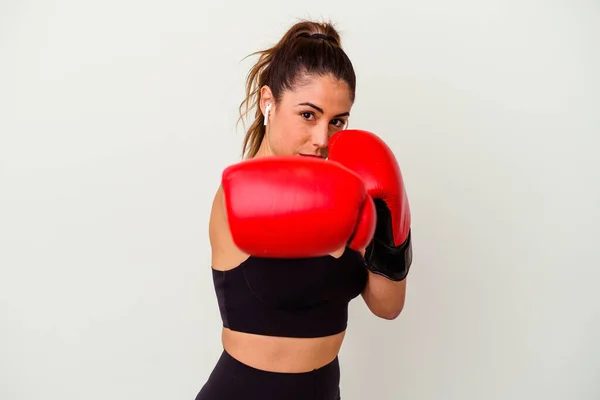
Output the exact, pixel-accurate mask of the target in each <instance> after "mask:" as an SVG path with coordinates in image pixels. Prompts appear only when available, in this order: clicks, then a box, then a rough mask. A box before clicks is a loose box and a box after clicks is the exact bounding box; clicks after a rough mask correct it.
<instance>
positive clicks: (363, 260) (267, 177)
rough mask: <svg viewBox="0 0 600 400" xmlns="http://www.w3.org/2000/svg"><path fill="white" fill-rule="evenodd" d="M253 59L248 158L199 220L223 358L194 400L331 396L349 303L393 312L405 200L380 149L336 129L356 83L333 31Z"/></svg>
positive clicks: (303, 36)
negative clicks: (206, 224)
mask: <svg viewBox="0 0 600 400" xmlns="http://www.w3.org/2000/svg"><path fill="white" fill-rule="evenodd" d="M258 54H260V57H259V60H258V63H257V64H256V65H255V66H254V67H253V68H252V70H251V71H250V74H249V75H248V82H247V88H246V92H247V97H246V99H245V101H244V102H243V103H242V107H241V109H242V108H243V106H244V105H245V106H246V111H248V109H250V108H252V107H256V118H255V120H254V122H253V123H252V125H251V126H250V128H249V130H248V132H247V135H246V138H245V141H244V146H243V149H244V153H245V155H246V156H247V159H246V160H244V161H242V162H240V163H238V164H236V165H232V166H230V167H228V168H227V169H226V170H225V171H224V172H223V179H222V185H221V186H220V187H219V189H218V191H217V193H216V196H215V199H214V203H213V209H212V214H211V220H210V241H211V246H212V274H213V278H214V283H215V289H216V294H217V299H218V304H219V308H220V311H221V315H222V318H223V335H222V342H223V347H224V350H223V353H222V356H221V358H220V359H219V361H218V363H217V365H216V366H215V368H214V370H213V372H212V373H211V375H210V377H209V379H208V381H207V382H206V383H205V385H204V387H203V388H202V389H201V391H200V393H199V394H198V396H197V397H196V400H217V399H218V400H230V399H240V400H241V399H247V400H255V399H261V400H262V399H282V400H283V399H285V400H296V399H298V400H300V399H302V400H308V399H319V400H338V399H340V398H341V396H340V389H339V384H340V366H339V363H338V352H339V350H340V348H341V346H342V342H343V340H344V334H345V330H346V326H347V317H348V304H349V302H350V301H351V300H352V299H354V298H356V297H357V296H359V295H362V298H363V299H364V301H365V302H366V304H367V306H368V308H369V309H370V310H371V311H372V312H373V313H374V314H375V315H377V316H379V317H381V318H385V319H394V318H396V317H397V316H398V315H399V314H400V312H401V310H402V308H403V306H404V298H405V290H406V279H405V278H406V276H407V274H408V270H409V267H410V265H411V262H412V251H411V236H410V212H409V207H408V201H407V198H406V194H405V191H404V186H403V181H402V176H401V173H400V170H399V168H398V165H397V163H396V160H395V158H394V155H393V154H392V152H391V151H390V149H389V148H388V147H387V146H386V145H385V143H383V141H381V139H379V138H378V137H377V136H375V135H374V134H372V133H369V132H366V131H356V130H352V131H351V130H345V129H344V128H345V127H346V125H347V122H348V118H349V116H350V112H351V109H352V105H353V103H354V95H355V88H356V78H355V73H354V69H353V66H352V63H351V62H350V60H349V58H348V57H347V55H346V54H345V52H344V50H343V49H342V47H341V43H340V37H339V35H338V33H337V32H336V30H335V29H334V28H333V26H331V25H330V24H327V23H315V22H310V21H304V22H299V23H297V24H295V25H294V26H292V27H291V28H290V29H289V31H288V32H287V33H286V34H285V35H284V36H283V38H282V39H281V40H280V41H279V43H277V44H276V45H275V46H274V47H273V48H271V49H268V50H264V51H261V52H259V53H258Z"/></svg>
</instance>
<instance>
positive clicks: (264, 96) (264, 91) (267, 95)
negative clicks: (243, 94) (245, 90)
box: [259, 85, 275, 115]
mask: <svg viewBox="0 0 600 400" xmlns="http://www.w3.org/2000/svg"><path fill="white" fill-rule="evenodd" d="M274 103H275V99H274V98H273V92H271V88H270V87H268V86H267V85H265V86H263V87H261V88H260V104H259V107H260V111H261V112H262V114H263V115H265V113H266V112H267V104H271V109H272V108H273V106H274V105H275V104H274Z"/></svg>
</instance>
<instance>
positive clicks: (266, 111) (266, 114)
mask: <svg viewBox="0 0 600 400" xmlns="http://www.w3.org/2000/svg"><path fill="white" fill-rule="evenodd" d="M269 111H271V103H267V107H266V109H265V126H267V121H268V120H269Z"/></svg>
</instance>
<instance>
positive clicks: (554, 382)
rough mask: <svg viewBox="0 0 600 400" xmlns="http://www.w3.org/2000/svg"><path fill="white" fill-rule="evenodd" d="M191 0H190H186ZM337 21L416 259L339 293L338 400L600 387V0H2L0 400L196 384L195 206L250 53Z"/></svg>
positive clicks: (209, 351)
mask: <svg viewBox="0 0 600 400" xmlns="http://www.w3.org/2000/svg"><path fill="white" fill-rule="evenodd" d="M204 3H206V4H204ZM307 17H308V18H317V19H321V18H331V19H332V20H334V21H335V22H336V23H337V25H338V28H339V29H340V31H341V32H342V35H343V41H344V44H345V47H346V49H347V52H348V54H349V55H350V57H351V58H352V60H353V62H354V64H355V67H356V70H357V74H358V91H357V101H356V106H355V108H354V110H353V116H352V119H351V126H352V127H359V128H364V129H369V130H372V131H374V132H376V133H378V134H379V135H381V136H382V137H383V138H384V139H385V140H386V141H387V142H388V143H389V144H390V145H391V147H392V148H393V150H394V151H395V152H396V154H397V156H398V159H399V161H400V164H401V166H402V169H403V172H404V175H405V179H406V183H407V186H408V190H409V194H410V200H411V205H412V212H413V229H414V254H415V261H414V265H413V270H412V273H411V274H410V278H409V291H408V299H407V303H406V308H405V310H404V312H403V314H402V315H401V317H400V318H399V319H397V320H396V321H393V322H390V321H384V320H379V319H377V318H376V317H374V316H372V315H371V314H369V312H368V311H367V309H366V307H365V305H364V304H363V302H362V300H360V299H358V300H357V301H354V302H353V303H352V305H351V319H350V323H349V324H350V326H349V331H348V334H347V341H346V342H345V344H344V347H343V349H342V354H341V361H342V390H343V398H344V399H345V400H355V399H366V398H375V399H410V400H430V399H432V400H433V399H435V400H442V399H444V400H445V399H461V400H463V399H473V400H475V399H477V400H479V399H486V400H496V399H498V400H500V399H502V400H505V399H511V400H516V399H527V400H529V399H545V400H555V399H556V400H559V399H560V400H565V399H578V400H592V399H598V398H600V344H599V343H598V342H599V339H600V296H599V295H598V289H597V286H598V282H599V278H600V272H599V267H600V254H599V252H600V251H599V250H598V247H597V246H598V241H599V239H600V228H599V226H600V224H599V222H600V221H599V220H600V215H599V214H600V212H599V211H598V210H599V205H600V193H599V192H600V191H599V188H598V186H599V185H598V182H599V181H600V177H599V175H600V167H599V162H598V160H597V156H598V154H599V148H600V146H599V139H598V135H599V133H600V116H599V115H600V112H599V109H600V107H599V106H600V96H599V93H600V78H599V72H598V71H600V46H599V45H598V43H599V40H600V5H599V3H598V2H597V1H595V0H590V1H574V0H563V1H544V2H542V1H533V0H521V1H516V0H511V1H506V0H505V1H496V2H482V1H474V0H473V1H468V0H457V1H442V0H437V1H434V0H428V1H419V2H416V1H414V2H408V1H391V0H389V1H385V2H384V1H368V2H367V3H364V2H363V3H356V5H351V4H350V3H349V2H348V1H339V0H337V1H330V2H321V1H304V2H294V3H292V2H290V3H287V2H280V1H279V0H277V1H250V2H247V3H244V2H241V1H240V2H231V1H211V2H201V1H182V0H172V1H169V2H167V1H141V0H119V1H116V0H110V1H103V2H81V1H75V0H56V1H52V2H46V1H40V0H37V1H24V0H21V1H12V2H9V1H4V2H2V3H0V57H1V59H0V88H1V89H0V133H1V138H0V184H1V186H0V265H1V270H0V274H1V275H0V324H1V325H0V398H1V399H3V400H25V399H28V400H29V399H38V398H45V399H61V400H68V399H73V400H75V399H76V400H80V399H89V400H92V399H115V400H116V399H124V400H125V399H126V400H131V399H144V400H152V399H157V400H158V399H161V400H162V399H193V398H194V396H195V395H196V393H197V391H198V390H199V389H200V387H201V386H202V384H203V383H204V381H205V380H206V378H207V377H208V374H209V373H210V371H211V369H212V367H213V365H214V363H215V362H216V359H217V357H218V355H219V354H220V352H221V345H220V326H221V325H220V324H221V322H220V319H219V315H218V309H217V304H216V300H215V297H214V290H213V286H212V281H211V275H210V256H209V244H208V237H207V230H208V229H207V222H208V217H209V209H210V204H211V201H212V196H213V193H214V191H215V190H216V187H217V186H218V183H219V179H220V173H221V171H222V169H223V168H224V167H225V166H227V165H229V164H231V163H233V162H236V161H238V159H239V153H240V150H241V141H242V129H241V127H240V128H238V129H237V130H236V127H235V122H236V118H237V106H238V104H239V102H240V101H241V100H242V96H243V83H244V79H245V74H246V73H247V70H248V68H249V67H250V65H251V63H252V62H253V61H254V59H251V60H245V61H243V62H240V61H241V60H242V58H243V57H245V56H246V55H248V54H249V53H251V52H253V51H255V50H258V49H261V48H263V47H264V46H267V45H271V44H273V43H274V41H276V40H278V39H279V37H280V36H281V35H282V34H283V32H284V31H285V30H286V29H287V28H288V27H289V26H290V25H291V24H292V23H293V22H295V20H296V18H307Z"/></svg>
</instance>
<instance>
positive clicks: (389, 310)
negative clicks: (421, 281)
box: [361, 250, 406, 320]
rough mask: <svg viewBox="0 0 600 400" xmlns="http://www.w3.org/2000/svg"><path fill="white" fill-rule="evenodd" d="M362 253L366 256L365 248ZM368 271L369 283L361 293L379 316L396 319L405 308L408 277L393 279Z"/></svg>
mask: <svg viewBox="0 0 600 400" xmlns="http://www.w3.org/2000/svg"><path fill="white" fill-rule="evenodd" d="M361 253H362V254H363V257H364V253H365V252H364V250H363V251H362V252H361ZM367 272H368V274H369V276H368V281H367V285H366V286H365V288H364V289H363V291H362V293H361V295H362V298H363V300H364V301H365V304H366V305H367V307H368V308H369V310H371V312H372V313H373V314H375V315H376V316H378V317H379V318H383V319H389V320H393V319H396V318H397V317H398V316H399V315H400V313H401V312H402V309H403V308H404V300H405V298H406V278H405V279H403V280H401V281H392V280H390V279H388V278H386V277H384V276H381V275H378V274H375V273H373V272H371V271H369V270H367Z"/></svg>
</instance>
